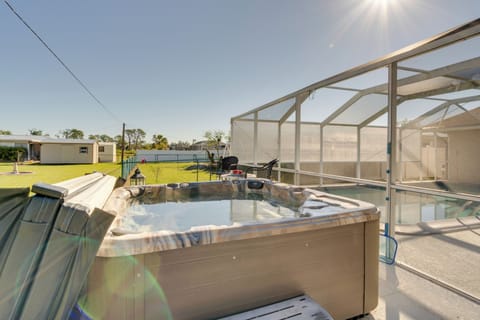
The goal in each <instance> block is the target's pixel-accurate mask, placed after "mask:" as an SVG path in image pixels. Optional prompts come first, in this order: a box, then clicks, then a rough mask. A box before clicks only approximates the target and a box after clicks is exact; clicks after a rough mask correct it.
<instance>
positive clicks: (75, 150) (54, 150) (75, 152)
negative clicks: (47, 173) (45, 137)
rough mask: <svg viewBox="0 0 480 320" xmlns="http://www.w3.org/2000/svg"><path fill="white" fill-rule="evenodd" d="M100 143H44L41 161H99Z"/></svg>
mask: <svg viewBox="0 0 480 320" xmlns="http://www.w3.org/2000/svg"><path fill="white" fill-rule="evenodd" d="M97 162H98V145H97V144H96V143H94V144H84V143H78V144H77V143H66V144H63V143H43V144H42V146H41V159H40V163H44V164H53V163H97Z"/></svg>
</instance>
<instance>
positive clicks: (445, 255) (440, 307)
mask: <svg viewBox="0 0 480 320" xmlns="http://www.w3.org/2000/svg"><path fill="white" fill-rule="evenodd" d="M396 238H397V240H398V241H399V249H398V255H397V264H396V265H391V266H389V265H386V264H383V263H380V268H379V269H380V270H379V278H380V279H379V286H380V297H379V302H378V306H377V308H376V309H375V310H374V311H373V312H372V313H371V314H370V315H368V316H365V317H364V318H363V319H372V320H373V319H375V320H382V319H388V320H391V319H479V315H480V303H479V302H480V274H479V269H478V267H479V266H480V229H478V228H470V229H465V230H460V231H454V232H447V233H438V234H431V235H405V234H403V235H402V234H398V235H397V236H396ZM419 271H420V272H421V273H425V274H426V275H427V276H422V275H420V274H419Z"/></svg>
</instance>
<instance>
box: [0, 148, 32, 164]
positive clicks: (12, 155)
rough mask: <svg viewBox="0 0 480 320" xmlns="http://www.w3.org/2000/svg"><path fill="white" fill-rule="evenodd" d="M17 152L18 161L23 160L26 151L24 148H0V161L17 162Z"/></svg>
mask: <svg viewBox="0 0 480 320" xmlns="http://www.w3.org/2000/svg"><path fill="white" fill-rule="evenodd" d="M18 152H20V160H23V159H24V157H25V155H27V149H25V148H22V147H4V146H0V161H8V162H15V161H17V153H18Z"/></svg>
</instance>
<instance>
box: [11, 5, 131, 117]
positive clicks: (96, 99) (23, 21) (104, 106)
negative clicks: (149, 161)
mask: <svg viewBox="0 0 480 320" xmlns="http://www.w3.org/2000/svg"><path fill="white" fill-rule="evenodd" d="M4 2H5V4H6V5H7V6H8V8H9V9H10V10H11V11H12V12H13V14H15V15H16V16H17V18H18V19H20V21H21V22H22V23H23V24H24V25H25V26H26V27H27V28H28V29H29V30H30V31H31V32H32V33H33V34H34V35H35V37H37V39H38V40H40V42H41V43H42V44H43V45H44V47H45V48H47V49H48V51H50V53H51V54H52V55H53V56H54V57H55V59H57V61H58V62H60V64H61V65H62V66H63V67H64V68H65V70H67V71H68V73H70V75H71V76H72V77H73V78H74V79H75V80H76V81H77V82H78V84H80V85H81V86H82V88H83V89H85V91H86V92H87V93H88V94H89V95H90V96H91V97H92V98H93V100H95V101H96V102H97V103H98V104H99V105H100V106H101V107H102V108H103V110H105V112H107V113H108V114H109V115H110V116H112V117H113V118H114V119H115V120H117V121H118V122H122V121H121V120H120V119H119V118H118V117H117V116H116V115H115V114H114V113H113V112H112V111H110V110H109V109H108V108H107V106H106V105H105V104H103V103H102V102H101V101H100V99H98V98H97V97H96V96H95V95H94V94H93V93H92V91H90V90H89V89H88V88H87V86H86V85H85V84H84V83H83V82H82V81H81V80H80V79H79V78H78V77H77V76H76V75H75V74H74V73H73V71H72V70H70V68H69V67H68V66H67V65H66V64H65V63H64V62H63V61H62V59H60V57H59V56H57V54H56V53H55V52H54V51H53V50H52V49H51V48H50V47H49V46H48V44H47V43H46V42H45V41H43V39H42V38H41V37H40V36H39V35H38V34H37V33H36V32H35V30H33V29H32V28H31V27H30V26H29V25H28V23H27V22H26V21H25V20H24V19H23V18H22V17H21V16H20V15H19V14H18V13H17V12H16V11H15V9H14V8H13V7H12V6H11V5H10V3H8V2H7V1H4Z"/></svg>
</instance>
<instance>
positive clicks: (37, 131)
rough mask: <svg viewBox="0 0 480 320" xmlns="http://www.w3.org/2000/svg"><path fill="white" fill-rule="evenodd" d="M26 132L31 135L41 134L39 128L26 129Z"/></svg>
mask: <svg viewBox="0 0 480 320" xmlns="http://www.w3.org/2000/svg"><path fill="white" fill-rule="evenodd" d="M28 133H29V134H30V135H32V136H43V131H42V130H40V129H35V128H33V129H28Z"/></svg>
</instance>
